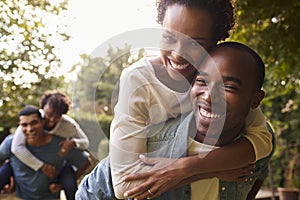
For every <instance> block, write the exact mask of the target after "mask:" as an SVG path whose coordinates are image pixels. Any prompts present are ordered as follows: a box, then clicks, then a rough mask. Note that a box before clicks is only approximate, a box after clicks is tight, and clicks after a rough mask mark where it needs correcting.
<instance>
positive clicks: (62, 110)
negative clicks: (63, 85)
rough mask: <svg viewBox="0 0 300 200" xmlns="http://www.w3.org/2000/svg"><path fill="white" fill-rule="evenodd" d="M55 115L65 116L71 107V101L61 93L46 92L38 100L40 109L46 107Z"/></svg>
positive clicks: (55, 91)
mask: <svg viewBox="0 0 300 200" xmlns="http://www.w3.org/2000/svg"><path fill="white" fill-rule="evenodd" d="M47 104H48V105H49V106H50V108H52V109H53V111H54V112H55V113H56V114H59V115H60V114H66V113H67V112H68V111H69V109H70V107H71V100H70V99H69V97H68V96H67V95H66V94H65V93H63V92H61V91H57V90H54V91H46V92H45V93H44V95H43V96H42V97H41V100H40V107H41V108H42V109H43V108H44V107H45V106H46V105H47Z"/></svg>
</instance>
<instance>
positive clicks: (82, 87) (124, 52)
mask: <svg viewBox="0 0 300 200" xmlns="http://www.w3.org/2000/svg"><path fill="white" fill-rule="evenodd" d="M130 50H131V48H130V45H128V44H125V46H124V48H119V47H115V48H114V47H112V46H110V47H109V48H108V49H107V55H106V56H105V57H103V58H102V57H95V58H94V57H90V56H87V55H82V56H81V59H82V61H81V62H79V63H78V64H76V65H75V66H74V68H77V69H78V68H79V69H80V70H79V73H78V75H77V79H76V81H75V83H74V85H73V87H74V94H75V95H74V99H75V102H76V104H77V105H76V106H80V108H81V109H82V111H90V112H94V110H96V112H97V113H98V114H100V113H107V114H109V115H111V104H114V102H115V101H116V99H115V98H116V95H115V94H116V93H117V91H118V82H119V78H120V75H121V71H122V70H123V69H124V68H126V67H128V66H130V65H131V64H133V63H134V62H136V61H137V60H139V59H140V58H141V57H142V56H143V55H144V53H145V52H144V50H143V49H141V50H139V51H138V52H136V53H132V52H131V51H130ZM92 104H93V105H94V107H92V108H91V105H92ZM104 107H105V108H106V109H108V110H104ZM90 109H92V110H90Z"/></svg>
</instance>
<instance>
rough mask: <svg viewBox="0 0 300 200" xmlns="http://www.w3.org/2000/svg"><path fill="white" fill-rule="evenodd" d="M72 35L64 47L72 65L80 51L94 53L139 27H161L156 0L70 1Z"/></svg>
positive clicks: (68, 60)
mask: <svg viewBox="0 0 300 200" xmlns="http://www.w3.org/2000/svg"><path fill="white" fill-rule="evenodd" d="M69 13H70V15H71V16H73V20H71V21H70V27H69V28H70V29H69V34H71V36H72V38H71V39H70V41H69V42H67V43H66V44H65V46H64V47H63V55H62V59H63V65H64V66H65V67H66V68H69V67H70V66H72V65H73V64H75V63H76V62H77V61H78V56H79V54H83V53H86V54H90V53H91V52H92V51H93V50H95V49H96V47H97V46H99V45H100V44H101V43H103V42H104V41H106V40H107V39H110V38H111V37H113V36H115V35H118V34H121V33H123V32H126V31H130V30H133V29H136V28H149V27H159V25H158V24H157V23H156V9H155V0H129V1H124V0H106V1H104V0H84V1H83V0H70V1H69Z"/></svg>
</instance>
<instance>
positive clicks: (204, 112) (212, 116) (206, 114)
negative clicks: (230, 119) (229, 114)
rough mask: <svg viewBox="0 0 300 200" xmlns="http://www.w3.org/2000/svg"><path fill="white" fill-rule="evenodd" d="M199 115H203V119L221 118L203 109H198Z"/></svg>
mask: <svg viewBox="0 0 300 200" xmlns="http://www.w3.org/2000/svg"><path fill="white" fill-rule="evenodd" d="M200 114H201V115H203V116H204V117H207V118H212V119H217V118H219V117H220V116H221V115H220V114H215V113H210V112H207V111H206V110H204V109H203V108H200Z"/></svg>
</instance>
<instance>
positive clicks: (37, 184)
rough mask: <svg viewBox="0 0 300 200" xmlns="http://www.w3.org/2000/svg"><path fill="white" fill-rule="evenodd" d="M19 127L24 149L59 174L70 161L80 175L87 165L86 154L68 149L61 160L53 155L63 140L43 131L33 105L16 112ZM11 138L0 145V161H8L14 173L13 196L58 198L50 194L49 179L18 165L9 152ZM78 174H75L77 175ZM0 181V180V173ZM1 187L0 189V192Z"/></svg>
mask: <svg viewBox="0 0 300 200" xmlns="http://www.w3.org/2000/svg"><path fill="white" fill-rule="evenodd" d="M19 125H20V126H21V128H22V132H23V133H24V135H25V137H26V147H27V148H28V149H29V151H30V152H31V153H32V154H33V155H35V156H36V157H37V158H39V159H41V160H42V161H44V162H47V163H50V164H51V165H53V166H55V168H56V169H57V171H58V172H59V171H60V170H61V169H62V168H63V166H64V163H65V162H66V161H67V162H70V163H72V164H73V165H75V166H76V167H77V168H78V170H80V171H78V172H81V171H82V172H84V171H85V169H87V168H88V167H89V166H90V162H89V159H88V155H87V154H86V153H84V152H83V151H80V150H77V149H72V150H71V151H70V153H69V154H68V155H67V156H66V157H64V158H62V157H61V156H59V155H58V154H57V152H58V150H59V149H60V145H59V144H60V142H61V141H63V138H61V137H59V136H56V135H51V134H48V133H47V132H45V131H44V129H43V119H42V117H41V114H40V112H39V109H38V108H36V107H34V106H26V107H25V108H23V109H22V110H21V111H20V113H19ZM12 139H13V136H8V137H7V138H5V140H4V141H3V142H2V143H1V145H0V162H3V161H5V160H7V159H9V162H10V165H11V167H12V170H13V173H14V180H15V184H16V194H17V196H18V197H19V198H21V199H32V200H34V199H58V198H59V195H60V192H59V191H56V192H54V191H50V188H49V183H50V181H51V179H50V178H49V177H47V176H46V174H44V173H43V172H42V170H38V171H35V170H33V169H31V168H29V167H28V166H27V165H25V164H24V163H23V162H21V161H20V160H19V159H18V158H17V157H16V156H15V155H14V154H12V152H11V144H12ZM80 175H81V174H78V176H80ZM0 180H1V181H4V180H3V177H2V174H0ZM1 189H2V188H0V190H1Z"/></svg>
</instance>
